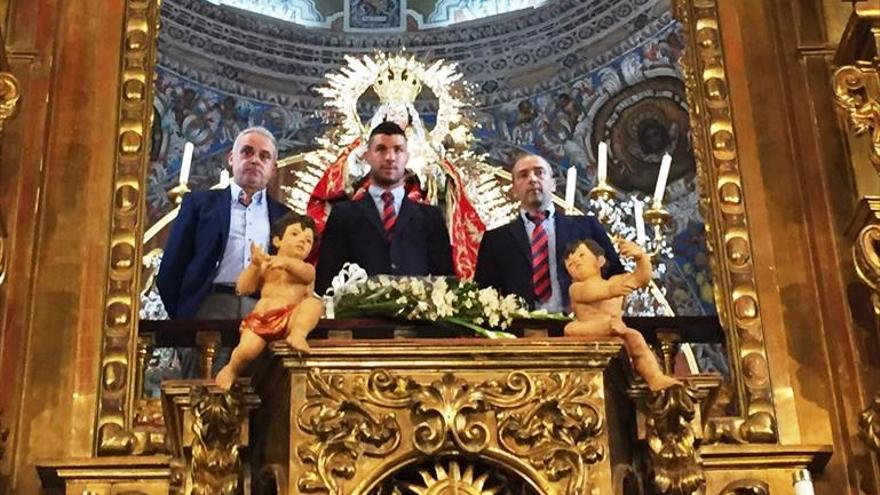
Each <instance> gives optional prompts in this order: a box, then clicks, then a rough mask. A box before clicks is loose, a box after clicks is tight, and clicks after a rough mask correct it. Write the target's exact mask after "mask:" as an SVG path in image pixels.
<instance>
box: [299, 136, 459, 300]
mask: <svg viewBox="0 0 880 495" xmlns="http://www.w3.org/2000/svg"><path fill="white" fill-rule="evenodd" d="M364 158H365V159H366V161H367V163H368V164H369V165H370V176H369V180H370V186H369V189H368V191H367V194H364V195H363V196H362V197H361V198H360V199H356V200H352V201H343V202H340V203H336V204H334V205H333V209H332V210H331V212H330V216H329V217H328V218H327V226H326V227H325V229H324V233H323V235H322V239H321V251H320V257H319V259H318V269H317V276H316V279H315V290H316V292H318V293H319V294H321V293H323V292H324V291H325V290H326V289H327V287H328V286H329V285H330V282H331V281H332V280H333V277H334V276H335V275H336V274H337V273H338V272H339V270H340V269H341V268H342V265H344V264H345V263H346V262H351V263H357V264H358V265H360V266H361V268H363V269H364V270H366V271H367V273H368V274H370V275H378V274H382V273H385V274H391V275H452V274H453V267H452V249H451V247H450V244H449V232H448V231H447V230H446V222H445V221H444V220H443V213H442V212H441V211H440V208H438V207H436V206H431V205H426V204H423V203H419V202H415V201H412V200H410V199H409V198H407V195H406V191H405V190H404V179H405V174H406V163H407V161H408V160H409V152H408V151H407V143H406V134H404V131H403V129H401V128H400V126H398V125H397V124H395V123H393V122H383V123H381V124H379V125H378V126H376V128H374V129H373V131H372V132H371V133H370V138H369V141H368V147H367V151H366V153H365V155H364Z"/></svg>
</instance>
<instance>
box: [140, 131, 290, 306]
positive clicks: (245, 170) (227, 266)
mask: <svg viewBox="0 0 880 495" xmlns="http://www.w3.org/2000/svg"><path fill="white" fill-rule="evenodd" d="M277 158H278V147H277V144H276V142H275V138H274V136H272V133H270V132H269V131H267V130H266V129H263V128H262V127H252V128H249V129H245V130H244V131H242V132H241V133H240V134H239V135H238V137H236V139H235V143H234V144H233V146H232V150H230V152H229V155H228V156H227V162H228V164H229V166H230V168H232V176H233V181H232V184H230V186H229V187H227V188H225V189H219V190H206V191H194V192H192V193H189V194H187V195H186V196H184V198H183V203H182V204H181V205H180V212H179V213H178V214H177V219H176V220H175V222H174V226H173V227H172V228H171V233H170V234H169V236H168V241H167V242H166V243H165V252H164V254H163V256H162V264H161V265H160V266H159V274H158V276H157V278H156V287H157V288H158V289H159V295H160V296H161V297H162V303H163V304H164V305H165V310H166V311H167V313H168V317H169V318H171V319H189V318H197V319H236V318H242V317H244V316H246V315H247V314H248V313H250V312H251V310H252V309H253V307H254V305H255V304H256V299H254V298H252V297H239V296H238V295H236V294H235V280H236V279H237V278H238V275H239V273H241V271H242V270H243V269H244V267H246V266H247V265H248V264H249V263H250V256H251V254H250V253H251V252H250V243H251V241H253V242H255V243H257V244H259V245H260V246H262V247H263V249H264V250H268V249H269V248H270V244H269V226H270V225H271V224H272V222H274V221H275V220H276V219H278V218H280V217H281V216H283V215H284V214H285V213H287V212H288V209H287V207H285V206H284V205H282V204H281V203H279V202H277V201H275V200H274V199H272V198H270V197H269V195H268V194H266V185H267V184H268V183H269V180H270V179H271V178H272V176H274V175H275V170H276V160H277Z"/></svg>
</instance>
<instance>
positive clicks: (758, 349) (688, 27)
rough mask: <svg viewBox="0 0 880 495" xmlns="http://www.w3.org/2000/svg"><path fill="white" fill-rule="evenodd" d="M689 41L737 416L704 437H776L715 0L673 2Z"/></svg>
mask: <svg viewBox="0 0 880 495" xmlns="http://www.w3.org/2000/svg"><path fill="white" fill-rule="evenodd" d="M673 12H674V15H675V17H676V18H677V19H678V20H679V21H680V22H681V23H682V25H683V28H684V31H685V35H686V36H687V38H688V45H687V50H686V52H685V54H684V55H683V56H682V58H681V60H680V62H681V67H682V73H683V75H684V81H685V88H686V91H687V99H688V108H689V112H690V120H691V135H692V138H693V143H694V158H695V161H696V164H697V178H698V181H699V184H700V187H699V191H700V212H701V213H702V215H703V218H704V219H705V221H706V242H707V244H708V248H709V252H710V254H711V255H710V264H711V268H712V275H713V277H714V278H715V303H716V305H717V309H718V317H719V319H720V320H721V324H722V326H723V327H724V328H725V330H726V335H727V343H728V347H729V351H728V352H729V353H730V356H731V366H732V368H733V370H734V375H735V376H736V380H737V383H736V386H737V395H738V405H739V411H740V415H741V416H739V417H724V418H710V419H709V428H708V431H709V432H711V433H718V434H707V435H706V438H705V441H706V442H709V443H711V442H775V441H776V440H777V432H776V416H775V414H776V413H775V410H774V407H773V401H772V397H773V389H772V387H771V384H770V372H769V368H768V365H767V350H766V345H765V343H764V329H763V324H762V321H761V314H760V307H761V305H760V301H759V299H758V293H757V290H756V285H755V267H754V262H753V256H752V253H753V247H752V241H751V235H750V233H749V221H748V214H747V212H746V208H745V190H744V188H743V181H742V170H741V169H740V165H739V156H738V153H737V142H736V131H735V130H734V126H733V110H732V108H731V105H730V97H729V90H728V83H727V72H726V68H725V63H724V53H723V49H722V43H721V31H720V29H719V22H718V9H717V7H716V3H715V0H674V2H673Z"/></svg>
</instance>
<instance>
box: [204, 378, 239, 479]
mask: <svg viewBox="0 0 880 495" xmlns="http://www.w3.org/2000/svg"><path fill="white" fill-rule="evenodd" d="M192 394H193V416H194V421H193V425H192V432H193V435H194V436H193V442H192V487H193V488H192V493H193V494H194V495H227V494H229V495H232V494H235V493H238V491H237V490H238V485H239V478H240V476H241V470H242V468H241V459H240V458H239V454H238V442H239V439H240V436H241V418H242V414H243V409H242V407H241V401H240V399H239V397H238V395H237V394H236V393H235V392H234V391H233V392H231V393H221V392H209V391H208V390H207V389H206V388H204V387H201V388H195V389H193V391H192Z"/></svg>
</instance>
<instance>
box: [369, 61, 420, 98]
mask: <svg viewBox="0 0 880 495" xmlns="http://www.w3.org/2000/svg"><path fill="white" fill-rule="evenodd" d="M386 64H387V65H386V68H385V70H384V71H382V72H380V73H379V74H378V76H377V77H376V80H375V82H374V83H373V90H375V91H376V95H377V96H379V101H380V102H382V103H412V102H414V101H416V96H418V95H419V93H420V92H421V91H422V83H421V81H420V80H419V76H418V75H417V73H416V66H415V64H414V63H413V60H412V59H407V58H404V57H401V56H397V57H389V58H388V59H387V61H386Z"/></svg>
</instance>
